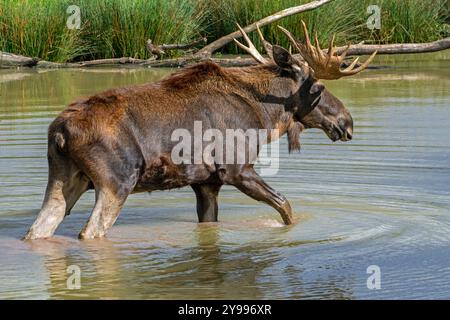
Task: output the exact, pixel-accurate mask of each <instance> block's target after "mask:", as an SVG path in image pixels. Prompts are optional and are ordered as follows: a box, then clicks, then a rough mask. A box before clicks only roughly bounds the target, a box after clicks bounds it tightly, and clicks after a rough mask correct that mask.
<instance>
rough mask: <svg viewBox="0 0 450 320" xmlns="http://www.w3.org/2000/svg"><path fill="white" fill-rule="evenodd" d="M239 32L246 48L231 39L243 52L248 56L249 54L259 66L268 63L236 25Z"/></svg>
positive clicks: (242, 30)
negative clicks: (245, 43)
mask: <svg viewBox="0 0 450 320" xmlns="http://www.w3.org/2000/svg"><path fill="white" fill-rule="evenodd" d="M236 25H237V27H238V29H239V31H240V32H241V34H242V37H243V38H244V39H245V41H246V42H247V44H248V47H246V46H245V45H243V44H242V43H240V42H239V41H238V40H236V39H233V40H234V42H235V43H236V44H237V45H238V46H239V47H240V48H241V49H243V50H244V51H246V52H247V53H248V54H250V55H251V56H252V57H253V58H254V59H255V60H256V61H258V62H259V63H261V64H267V63H268V61H267V60H266V59H265V58H264V57H263V56H262V55H261V54H260V53H259V52H258V50H256V48H255V46H254V45H253V43H252V41H251V40H250V38H249V37H248V35H247V33H246V32H245V31H244V29H242V28H241V26H240V25H239V24H236Z"/></svg>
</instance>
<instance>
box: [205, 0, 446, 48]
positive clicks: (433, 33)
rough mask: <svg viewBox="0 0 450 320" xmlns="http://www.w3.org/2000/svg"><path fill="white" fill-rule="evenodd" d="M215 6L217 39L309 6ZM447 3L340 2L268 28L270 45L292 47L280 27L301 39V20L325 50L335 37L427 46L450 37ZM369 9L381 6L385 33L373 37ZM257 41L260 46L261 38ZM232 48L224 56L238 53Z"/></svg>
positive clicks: (277, 0) (247, 2) (279, 2)
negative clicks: (285, 11)
mask: <svg viewBox="0 0 450 320" xmlns="http://www.w3.org/2000/svg"><path fill="white" fill-rule="evenodd" d="M205 1H209V2H210V3H211V6H210V8H211V12H210V13H209V16H208V19H209V22H210V24H209V25H208V26H207V30H208V31H209V33H210V34H212V35H213V36H212V37H213V38H214V37H218V36H220V35H224V34H228V33H230V32H232V31H234V30H235V24H236V23H239V24H241V25H247V24H250V23H252V22H254V21H257V20H259V19H261V18H263V17H265V16H267V15H269V14H271V13H274V12H277V11H280V10H282V9H284V8H287V7H291V6H296V5H299V4H302V3H307V2H310V1H309V0H301V1H299V0H205ZM447 3H448V1H447V0H336V1H334V2H332V3H330V4H326V5H324V6H322V7H320V8H318V9H316V10H313V11H309V12H306V13H303V14H300V15H295V16H291V17H288V18H285V19H283V20H280V21H279V22H277V23H275V24H272V25H270V26H267V27H264V29H263V32H264V35H265V37H266V39H267V40H269V41H270V42H272V43H277V44H280V45H283V46H285V47H286V46H288V45H289V42H288V41H287V39H286V37H285V36H284V35H283V34H282V33H280V32H279V31H278V29H277V27H276V25H277V24H279V25H282V26H284V27H285V28H287V29H288V30H290V31H291V32H292V33H293V34H294V35H296V36H297V37H299V38H302V34H303V33H302V31H301V28H300V20H301V19H303V20H305V22H306V23H307V25H308V29H309V31H310V34H312V32H313V30H316V31H317V32H318V38H319V42H320V43H321V45H322V46H326V45H327V43H328V41H329V39H330V38H331V37H332V35H333V34H336V41H337V44H341V45H343V44H346V43H351V42H353V43H356V42H361V41H365V43H406V42H428V41H433V40H437V39H440V38H441V37H445V36H449V35H450V32H449V28H448V24H445V19H446V18H447V19H448V10H447ZM369 5H378V6H380V8H381V11H382V28H381V30H374V31H371V30H370V29H368V28H367V25H366V22H367V19H368V17H369V14H368V13H367V12H366V10H367V7H368V6H369ZM251 37H252V40H253V41H254V42H255V43H258V37H257V35H256V34H252V35H251ZM259 49H261V47H259ZM236 50H237V48H236V46H235V45H234V44H231V45H229V46H227V47H226V48H225V52H228V53H235V52H237V51H236Z"/></svg>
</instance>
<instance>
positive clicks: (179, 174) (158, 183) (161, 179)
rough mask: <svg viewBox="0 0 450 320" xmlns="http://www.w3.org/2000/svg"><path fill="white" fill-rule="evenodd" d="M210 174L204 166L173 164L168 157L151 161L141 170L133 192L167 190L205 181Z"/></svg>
mask: <svg viewBox="0 0 450 320" xmlns="http://www.w3.org/2000/svg"><path fill="white" fill-rule="evenodd" d="M210 177H211V172H210V171H209V170H208V167H207V166H204V165H201V164H199V165H190V164H189V165H185V164H175V163H173V162H172V160H171V159H170V157H169V156H161V157H158V158H155V159H153V160H152V161H150V162H149V164H148V165H147V166H146V167H145V169H144V170H143V174H142V175H141V177H140V179H139V180H138V182H137V184H136V187H135V188H134V190H133V192H134V193H137V192H149V191H155V190H168V189H175V188H181V187H185V186H188V185H190V184H193V183H201V182H204V181H207V180H208V179H209V178H210Z"/></svg>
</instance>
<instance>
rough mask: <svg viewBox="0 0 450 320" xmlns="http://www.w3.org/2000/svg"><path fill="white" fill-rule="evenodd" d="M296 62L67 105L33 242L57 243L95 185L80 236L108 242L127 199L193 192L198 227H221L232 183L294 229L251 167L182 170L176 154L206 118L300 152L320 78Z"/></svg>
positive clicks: (55, 130)
mask: <svg viewBox="0 0 450 320" xmlns="http://www.w3.org/2000/svg"><path fill="white" fill-rule="evenodd" d="M277 50H278V51H280V50H281V51H283V50H284V49H277ZM289 57H290V55H289V53H288V52H287V51H285V50H284V51H283V52H280V57H279V58H278V60H277V59H275V61H277V64H278V65H282V66H283V68H280V67H278V66H277V65H264V66H254V67H247V68H229V69H224V68H221V67H219V66H218V65H216V64H213V63H210V62H205V63H201V64H198V65H196V66H192V67H189V68H186V69H184V70H181V71H179V72H177V73H175V74H173V75H171V76H169V77H167V78H166V79H163V80H162V81H160V82H157V83H152V84H144V85H139V86H130V87H126V88H119V89H113V90H108V91H105V92H103V93H100V94H96V95H94V96H91V97H88V98H85V99H81V100H79V101H76V102H74V103H72V104H70V105H69V106H68V108H67V109H66V110H64V111H63V112H62V113H61V114H60V115H59V116H58V117H57V118H56V119H55V120H54V121H53V123H52V124H51V125H50V127H49V132H48V159H49V182H48V187H47V191H46V197H45V200H44V204H43V207H42V209H41V211H40V213H39V215H38V218H37V219H36V221H35V223H34V224H33V226H32V227H31V228H30V230H29V232H28V233H27V235H26V239H36V238H44V237H48V236H51V235H52V234H53V232H54V231H55V229H56V227H57V226H58V224H59V223H60V222H61V221H62V219H63V218H64V216H65V215H67V214H69V213H70V209H71V208H72V207H73V205H74V204H75V202H76V201H77V200H78V198H79V197H80V196H81V195H82V194H83V193H84V192H85V191H86V190H87V189H88V188H95V191H96V204H95V207H94V209H93V212H92V214H91V216H90V219H89V221H88V223H87V224H86V225H85V227H84V228H83V230H82V231H81V233H80V237H81V238H94V237H102V236H104V235H105V233H106V231H107V229H108V228H110V227H111V226H112V225H113V224H114V222H115V220H116V219H117V216H118V214H119V212H120V209H121V207H122V205H123V204H124V203H125V201H126V199H127V197H128V195H129V194H130V193H133V192H143V191H153V190H164V189H172V188H179V187H184V186H187V185H191V186H192V187H193V189H194V191H195V192H196V196H197V213H198V216H199V221H217V194H218V192H219V190H220V187H221V186H222V185H223V184H230V185H234V186H236V187H237V188H238V189H239V190H241V191H242V192H244V193H245V194H247V195H249V196H250V197H252V198H254V199H256V200H258V201H264V202H266V203H267V204H269V205H271V206H272V207H274V208H275V209H276V210H277V211H278V212H279V213H280V214H281V216H282V218H283V221H284V222H285V223H286V224H290V223H292V221H293V220H292V212H291V208H290V205H289V203H288V202H287V200H286V198H285V197H284V196H282V195H281V194H279V193H277V192H276V191H275V190H273V189H271V188H270V187H269V186H268V185H267V184H266V183H265V182H264V181H263V180H262V179H261V178H260V177H259V176H258V175H257V174H256V172H255V171H254V170H253V164H250V163H245V164H237V163H231V164H229V163H227V164H222V163H215V162H214V163H201V164H197V163H195V164H194V163H188V164H179V165H178V164H175V163H174V161H173V160H172V158H171V156H170V155H171V151H172V149H173V146H174V144H175V143H174V142H173V141H172V140H171V134H172V133H173V131H174V130H175V129H178V128H183V129H185V130H188V131H189V132H190V133H192V130H193V124H194V122H195V121H201V122H202V124H203V125H204V127H203V129H204V130H206V129H212V128H214V129H217V130H220V131H221V132H222V133H223V132H225V130H226V129H242V130H244V131H245V130H246V129H269V130H272V129H278V130H279V134H278V136H276V137H270V138H269V139H277V138H278V137H279V136H282V135H284V134H285V133H286V132H287V133H288V141H289V149H290V151H292V150H295V149H298V148H299V147H300V142H299V138H298V136H299V133H300V132H301V130H302V128H303V126H302V125H301V124H300V123H299V121H302V118H301V116H300V115H301V114H302V112H303V113H307V112H306V111H308V112H309V111H310V110H312V109H314V106H312V104H311V103H312V102H313V101H318V100H317V99H318V97H319V96H320V94H321V91H320V92H314V93H313V94H312V93H311V90H310V87H311V85H313V84H314V83H315V82H317V80H315V79H312V78H310V77H309V78H308V81H305V76H308V75H307V74H304V73H302V72H303V71H298V68H292V69H289V68H288V67H286V66H287V63H288V61H284V62H283V61H280V59H284V58H289ZM289 61H292V59H289ZM279 62H281V64H280V63H279ZM316 91H317V90H316ZM326 101H328V103H329V104H330V103H334V100H333V99H328V100H326ZM327 108H328V109H330V105H327ZM335 114H338V112H336V113H335ZM316 119H319V120H317V121H316ZM322 119H325V117H320V114H316V115H315V116H311V117H310V118H309V126H314V125H317V127H319V126H322V127H323V124H322V123H319V122H320V121H322ZM314 121H316V122H317V123H316V124H314ZM336 123H337V122H336ZM333 125H334V124H333ZM330 128H331V125H330ZM330 130H331V129H330ZM267 142H268V141H267ZM259 143H261V144H263V143H264V141H260V142H259ZM257 147H258V150H259V147H260V146H259V145H258V146H257ZM234 152H236V151H234ZM204 162H205V161H204Z"/></svg>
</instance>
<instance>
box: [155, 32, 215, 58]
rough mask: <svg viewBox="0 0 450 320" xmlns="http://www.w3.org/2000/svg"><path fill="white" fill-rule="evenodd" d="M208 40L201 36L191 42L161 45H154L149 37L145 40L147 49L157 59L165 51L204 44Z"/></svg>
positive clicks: (185, 48) (186, 48) (187, 48)
mask: <svg viewBox="0 0 450 320" xmlns="http://www.w3.org/2000/svg"><path fill="white" fill-rule="evenodd" d="M207 41H208V40H207V39H206V38H205V37H203V38H200V39H197V40H195V41H192V42H191V43H185V44H161V45H155V44H153V43H152V40H151V39H148V40H147V50H148V51H149V52H150V53H151V54H153V55H155V56H156V57H157V59H161V56H162V55H163V54H165V53H166V51H170V50H189V49H193V48H195V47H197V46H198V45H200V44H206V42H207Z"/></svg>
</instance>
